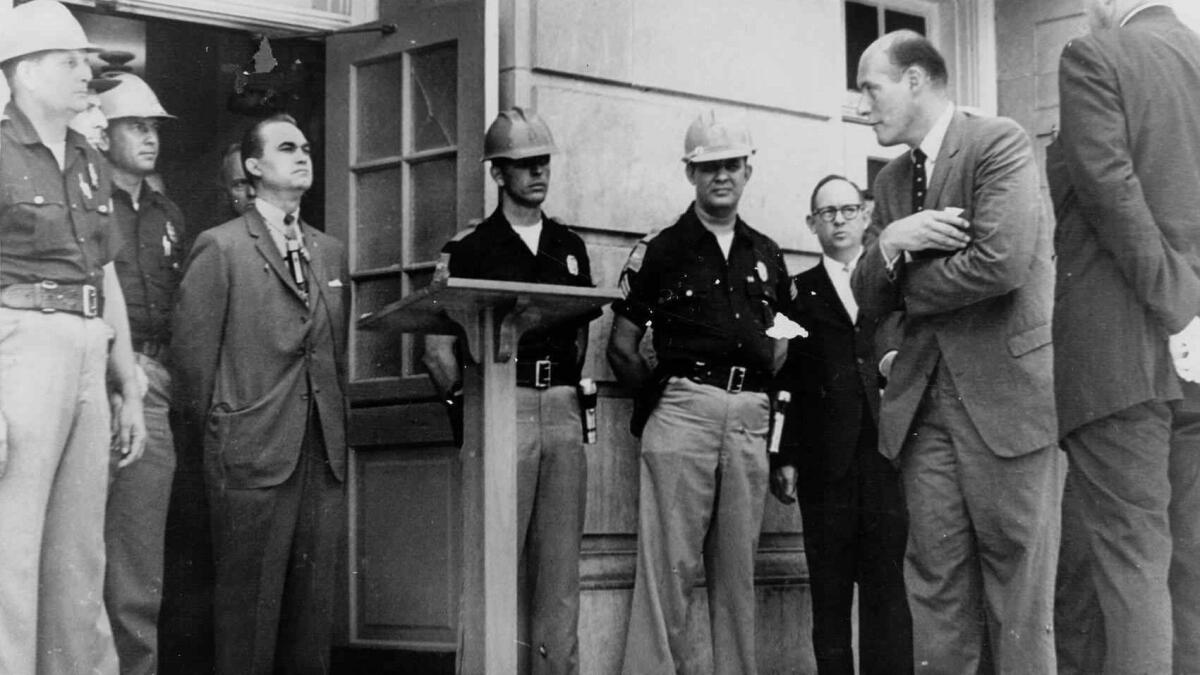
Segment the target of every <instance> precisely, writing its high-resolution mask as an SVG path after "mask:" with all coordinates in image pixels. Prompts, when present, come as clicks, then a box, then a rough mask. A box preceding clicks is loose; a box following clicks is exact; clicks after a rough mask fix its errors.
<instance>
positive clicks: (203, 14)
mask: <svg viewBox="0 0 1200 675" xmlns="http://www.w3.org/2000/svg"><path fill="white" fill-rule="evenodd" d="M63 1H64V2H66V3H67V4H71V5H78V6H81V7H95V8H98V9H107V10H113V11H119V12H128V13H131V14H137V15H140V16H147V17H159V18H164V19H174V20H176V21H191V22H194V23H204V24H209V25H213V26H225V27H228V28H243V29H248V28H258V29H262V30H269V31H279V32H285V33H286V32H303V31H314V30H337V29H339V28H346V27H348V26H353V25H356V24H360V23H367V22H369V21H375V20H376V19H378V18H379V0H254V2H250V0H63Z"/></svg>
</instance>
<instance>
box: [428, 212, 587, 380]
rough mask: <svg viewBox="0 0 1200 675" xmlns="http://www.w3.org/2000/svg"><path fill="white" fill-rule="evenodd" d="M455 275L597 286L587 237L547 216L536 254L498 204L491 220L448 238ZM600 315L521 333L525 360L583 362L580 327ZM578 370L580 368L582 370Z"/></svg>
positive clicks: (519, 351)
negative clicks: (593, 281)
mask: <svg viewBox="0 0 1200 675" xmlns="http://www.w3.org/2000/svg"><path fill="white" fill-rule="evenodd" d="M442 252H443V253H445V254H449V256H450V263H449V265H450V276H452V277H467V278H471V279H495V280H498V281H518V282H525V283H535V284H560V285H564V286H589V287H590V286H592V285H593V284H592V269H591V264H590V263H589V261H588V254H587V247H586V246H585V245H584V243H583V239H580V238H579V235H577V234H575V233H574V232H572V231H571V230H569V229H567V227H566V226H564V225H562V224H561V223H559V222H557V221H555V220H554V219H552V218H550V217H548V216H545V215H543V216H542V236H541V238H540V239H539V240H538V252H537V255H536V256H535V255H534V254H533V252H532V251H530V250H529V247H528V246H526V245H525V241H524V240H522V239H521V236H520V235H518V234H517V233H516V232H515V231H514V230H513V228H512V225H510V224H509V222H508V219H507V218H505V217H504V213H503V212H502V211H501V209H499V208H497V209H496V211H495V212H494V213H492V215H491V216H490V217H489V218H488V219H487V220H485V221H483V222H482V223H480V224H479V226H477V227H476V228H475V229H474V230H473V231H471V232H469V233H468V234H466V235H465V236H463V237H462V238H460V239H456V240H453V241H451V242H449V243H447V244H446V246H445V248H443V249H442ZM592 318H594V317H590V316H589V317H583V318H581V319H580V320H579V321H572V322H568V323H567V324H559V325H556V326H550V327H549V328H546V329H534V330H531V331H529V332H527V333H525V335H523V336H522V337H521V343H520V345H519V346H518V348H517V359H518V360H519V361H536V360H538V359H550V360H551V361H555V362H557V363H559V364H561V365H562V366H565V367H568V368H571V369H575V368H577V367H578V365H577V364H578V362H579V359H578V357H579V354H578V351H577V348H576V342H575V340H576V337H577V336H578V331H579V328H580V327H581V326H582V325H585V324H586V323H587V322H588V321H590V320H591V319H592ZM576 374H577V373H576Z"/></svg>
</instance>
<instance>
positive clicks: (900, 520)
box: [800, 418, 912, 675]
mask: <svg viewBox="0 0 1200 675" xmlns="http://www.w3.org/2000/svg"><path fill="white" fill-rule="evenodd" d="M863 424H864V427H863V432H862V433H861V434H860V435H859V447H858V448H857V456H856V459H855V461H854V463H853V465H852V466H851V467H850V470H849V472H848V473H847V475H845V476H843V477H841V478H839V479H837V480H833V481H821V480H819V479H818V480H815V481H811V484H810V485H807V486H802V487H801V490H800V515H801V516H802V518H803V520H804V554H805V558H806V559H807V560H808V575H809V581H810V584H809V586H810V588H811V591H812V614H813V631H812V640H813V651H814V652H815V653H816V657H817V672H818V673H820V675H854V673H855V672H856V671H855V668H854V652H853V649H852V646H851V623H850V622H851V617H852V610H853V602H854V584H856V583H857V584H858V641H859V654H860V665H861V670H860V671H858V672H861V673H863V675H873V674H874V675H898V674H900V673H906V672H912V619H911V618H910V616H909V612H908V600H907V599H906V597H905V592H904V545H905V538H906V537H907V528H908V526H907V522H906V518H905V514H904V496H903V494H902V493H901V490H900V478H899V476H898V475H897V473H896V471H895V470H894V469H893V468H892V466H891V464H890V463H889V462H888V461H887V460H886V459H884V457H883V456H882V455H880V454H879V451H878V449H877V447H876V445H877V444H876V438H877V436H876V433H875V425H874V424H873V423H872V421H871V420H870V418H867V419H865V420H864V422H863Z"/></svg>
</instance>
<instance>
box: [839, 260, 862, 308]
mask: <svg viewBox="0 0 1200 675" xmlns="http://www.w3.org/2000/svg"><path fill="white" fill-rule="evenodd" d="M853 272H854V269H853V268H851V267H850V265H849V263H847V264H845V265H842V273H843V274H844V276H843V277H842V284H843V286H844V288H845V292H844V293H843V294H842V304H843V305H845V306H846V313H847V314H849V315H850V321H851V322H852V323H858V301H856V300H855V299H854V291H852V290H851V287H850V275H851V274H852V273H853Z"/></svg>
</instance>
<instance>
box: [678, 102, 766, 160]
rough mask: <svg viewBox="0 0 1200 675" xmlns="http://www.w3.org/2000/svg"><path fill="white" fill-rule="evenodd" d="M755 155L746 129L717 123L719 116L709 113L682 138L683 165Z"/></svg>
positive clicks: (736, 125) (703, 114)
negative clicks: (685, 163) (684, 163)
mask: <svg viewBox="0 0 1200 675" xmlns="http://www.w3.org/2000/svg"><path fill="white" fill-rule="evenodd" d="M753 154H754V142H753V141H751V140H750V131H749V130H748V129H746V127H744V126H742V125H740V124H735V123H730V124H726V123H725V122H722V121H720V120H718V119H717V113H716V111H713V110H707V111H705V112H703V113H701V114H700V116H699V117H697V118H696V120H695V121H694V122H692V125H691V126H690V127H688V130H687V135H686V136H684V138H683V161H685V162H712V161H716V160H718V159H730V158H733V157H749V156H750V155H753Z"/></svg>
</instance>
